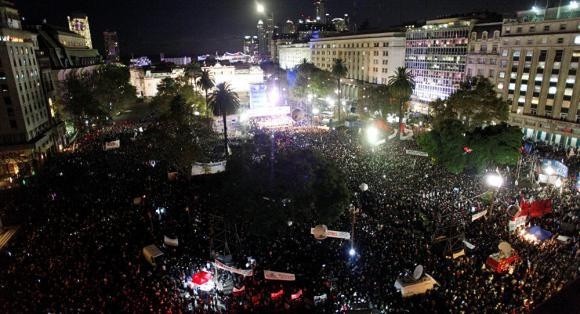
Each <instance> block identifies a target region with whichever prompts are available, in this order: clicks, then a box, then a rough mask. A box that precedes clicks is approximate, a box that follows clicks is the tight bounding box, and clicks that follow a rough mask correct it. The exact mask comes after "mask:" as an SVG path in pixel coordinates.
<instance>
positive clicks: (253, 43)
mask: <svg viewBox="0 0 580 314" xmlns="http://www.w3.org/2000/svg"><path fill="white" fill-rule="evenodd" d="M243 53H244V54H246V55H248V56H252V58H253V59H254V60H253V61H254V62H258V59H259V58H258V56H259V53H260V48H259V41H258V36H255V35H254V36H249V35H246V36H244V47H243Z"/></svg>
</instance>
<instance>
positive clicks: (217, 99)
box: [209, 83, 240, 155]
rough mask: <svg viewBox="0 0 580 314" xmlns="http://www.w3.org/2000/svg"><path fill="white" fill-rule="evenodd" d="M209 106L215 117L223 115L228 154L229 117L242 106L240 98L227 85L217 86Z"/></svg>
mask: <svg viewBox="0 0 580 314" xmlns="http://www.w3.org/2000/svg"><path fill="white" fill-rule="evenodd" d="M209 106H210V107H211V108H212V109H213V113H214V115H220V114H221V115H222V118H223V124H224V148H225V154H226V155H227V154H228V127H227V123H226V122H227V119H226V117H227V115H228V114H233V113H235V112H236V111H237V110H238V107H239V106H240V98H239V96H238V94H237V93H236V92H234V91H233V90H232V89H231V87H230V85H229V84H227V83H220V84H218V85H217V86H216V90H215V91H214V92H213V94H212V95H211V96H210V99H209Z"/></svg>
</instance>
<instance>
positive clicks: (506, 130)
mask: <svg viewBox="0 0 580 314" xmlns="http://www.w3.org/2000/svg"><path fill="white" fill-rule="evenodd" d="M521 139H522V134H521V131H520V129H519V128H518V127H512V126H508V125H507V124H505V123H502V124H498V125H491V126H487V127H478V128H475V129H473V130H468V129H467V127H466V125H465V124H464V123H463V122H462V121H459V120H457V119H448V120H445V121H441V122H439V123H438V124H437V126H436V127H435V128H434V129H433V130H432V131H431V132H429V133H424V134H421V135H419V137H418V139H417V141H418V143H419V145H420V146H421V147H422V148H423V150H425V151H427V152H428V153H429V154H430V155H431V156H432V157H433V158H434V160H435V161H436V162H437V163H440V164H442V165H443V166H445V167H446V168H447V169H448V170H449V171H450V172H453V173H460V172H462V171H464V170H466V169H470V170H476V171H482V170H484V169H487V168H490V167H495V166H505V165H515V164H517V161H518V159H519V155H520V152H519V148H520V147H521Z"/></svg>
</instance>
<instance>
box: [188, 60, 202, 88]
mask: <svg viewBox="0 0 580 314" xmlns="http://www.w3.org/2000/svg"><path fill="white" fill-rule="evenodd" d="M200 76H201V66H200V65H199V63H196V62H192V63H190V64H188V65H187V66H186V67H185V78H186V79H187V80H188V82H189V84H190V85H191V86H193V88H195V87H197V79H198V78H199V77H200Z"/></svg>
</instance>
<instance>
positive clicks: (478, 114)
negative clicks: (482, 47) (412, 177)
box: [432, 76, 509, 129]
mask: <svg viewBox="0 0 580 314" xmlns="http://www.w3.org/2000/svg"><path fill="white" fill-rule="evenodd" d="M439 102H440V101H439ZM432 108H433V113H434V114H435V120H436V121H442V120H445V119H449V118H455V119H459V120H461V121H464V122H465V123H466V125H467V127H468V128H470V129H473V128H476V127H481V126H483V125H486V124H489V123H490V122H492V121H493V122H504V121H506V120H507V118H508V111H509V105H508V103H507V102H506V101H504V100H503V99H502V98H501V97H499V96H498V95H497V93H496V91H495V90H494V86H493V84H492V83H491V82H490V81H489V80H488V79H487V78H484V77H481V76H480V77H473V78H470V79H468V80H466V81H465V82H463V83H462V84H461V87H460V88H459V89H458V90H457V91H455V92H454V93H453V94H451V95H450V96H449V98H447V101H446V102H445V103H444V105H443V106H441V105H440V104H437V105H436V106H432Z"/></svg>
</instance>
